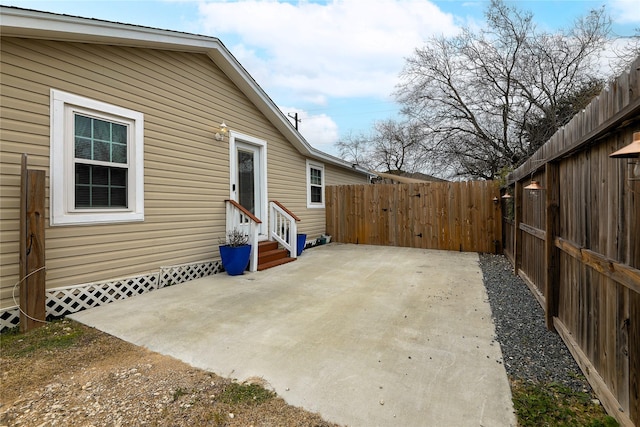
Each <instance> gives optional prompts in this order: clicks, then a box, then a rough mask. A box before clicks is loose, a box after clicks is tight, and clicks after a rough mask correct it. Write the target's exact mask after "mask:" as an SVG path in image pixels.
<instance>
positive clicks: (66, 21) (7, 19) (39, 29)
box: [0, 6, 370, 175]
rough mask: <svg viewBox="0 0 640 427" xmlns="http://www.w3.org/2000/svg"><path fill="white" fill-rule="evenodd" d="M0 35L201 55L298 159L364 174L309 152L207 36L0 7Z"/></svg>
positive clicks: (222, 48)
mask: <svg viewBox="0 0 640 427" xmlns="http://www.w3.org/2000/svg"><path fill="white" fill-rule="evenodd" d="M0 34H2V35H3V36H17V37H25V38H42V39H46V40H58V41H69V42H82V43H98V44H111V45H120V46H131V47H145V48H156V49H165V50H176V51H181V52H195V53H204V54H206V55H208V56H209V57H210V58H211V60H212V61H213V62H214V63H215V64H216V65H217V66H218V67H219V68H220V69H221V70H222V71H223V72H224V73H225V74H226V75H227V77H229V79H231V81H233V83H235V84H236V85H237V86H238V88H239V89H240V90H241V91H242V92H243V93H244V94H245V95H246V96H247V97H248V98H249V99H250V100H251V101H252V102H253V103H254V104H255V105H256V106H257V107H258V109H259V110H260V111H261V112H262V113H263V114H264V115H265V116H266V117H267V118H268V119H269V120H270V121H271V123H272V124H273V125H274V126H275V127H276V128H277V129H278V130H279V131H280V132H281V133H282V134H283V135H284V136H285V138H287V140H288V141H290V142H291V143H292V144H293V146H294V147H295V148H296V149H297V150H298V151H300V153H301V154H303V155H305V156H308V157H311V158H314V159H317V160H321V161H324V162H327V163H330V164H333V165H335V166H339V167H343V168H347V169H351V170H354V171H356V172H359V173H362V174H367V175H369V174H370V173H369V171H367V170H365V169H363V168H361V167H359V166H356V167H353V165H351V164H350V163H348V162H346V161H344V160H341V159H339V158H337V157H334V156H331V155H330V154H327V153H324V152H322V151H320V150H317V149H315V148H313V147H312V146H311V145H310V144H309V143H308V142H307V141H306V140H305V139H304V138H303V137H302V135H300V133H299V132H298V131H297V130H296V129H295V128H294V126H293V124H291V122H290V121H289V120H288V119H287V118H286V117H285V115H284V113H282V111H280V109H279V108H278V107H277V106H276V105H275V103H274V102H273V100H271V98H270V97H269V96H268V95H267V94H266V92H265V91H264V90H262V88H261V87H260V85H258V83H257V82H256V81H255V80H254V79H253V77H251V75H250V74H249V73H248V72H247V70H245V68H244V67H243V66H242V65H241V64H240V63H239V62H238V61H237V60H236V58H235V57H234V56H233V55H232V54H231V52H229V50H228V49H227V48H226V47H225V46H224V44H222V42H221V41H220V40H219V39H217V38H215V37H209V36H201V35H196V34H189V33H182V32H178V31H171V30H162V29H157V28H150V27H142V26H136V25H132V24H121V23H116V22H109V21H103V20H99V19H90V18H82V17H76V16H69V15H60V14H54V13H50V12H40V11H34V10H26V9H20V8H14V7H5V6H0Z"/></svg>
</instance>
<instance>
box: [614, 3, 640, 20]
mask: <svg viewBox="0 0 640 427" xmlns="http://www.w3.org/2000/svg"><path fill="white" fill-rule="evenodd" d="M611 9H612V10H613V19H614V20H615V21H616V22H619V23H621V24H633V23H640V5H639V4H638V0H612V1H611Z"/></svg>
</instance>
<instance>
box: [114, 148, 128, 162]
mask: <svg viewBox="0 0 640 427" xmlns="http://www.w3.org/2000/svg"><path fill="white" fill-rule="evenodd" d="M111 161H112V162H115V163H127V146H126V145H121V144H112V145H111Z"/></svg>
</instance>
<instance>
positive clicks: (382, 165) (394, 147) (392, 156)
mask: <svg viewBox="0 0 640 427" xmlns="http://www.w3.org/2000/svg"><path fill="white" fill-rule="evenodd" d="M423 140H424V135H423V127H422V125H421V124H419V123H410V122H406V123H404V122H403V123H401V122H397V121H395V120H391V119H389V120H383V121H379V122H376V123H375V124H374V126H373V130H372V132H371V133H370V134H369V135H366V134H358V135H353V134H352V135H349V136H348V137H347V138H345V139H344V140H343V141H341V142H338V143H337V144H336V147H337V148H338V151H339V153H340V156H341V157H343V158H344V159H346V160H348V161H351V162H354V163H357V164H359V165H361V166H364V167H366V168H369V169H370V170H375V171H379V172H417V171H421V170H422V169H423V168H424V166H425V164H426V163H427V157H428V154H429V151H428V150H426V149H425V147H424V146H423V145H422V141H423Z"/></svg>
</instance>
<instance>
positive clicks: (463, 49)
mask: <svg viewBox="0 0 640 427" xmlns="http://www.w3.org/2000/svg"><path fill="white" fill-rule="evenodd" d="M486 19H487V25H486V28H485V29H482V30H479V31H473V30H471V29H469V28H465V29H463V30H462V32H461V33H460V34H459V35H458V36H456V37H450V38H445V37H436V38H433V39H431V40H430V41H429V42H428V43H427V44H426V45H425V46H424V47H421V48H418V49H416V51H415V53H414V54H413V56H411V57H410V58H408V59H407V60H406V64H405V68H404V70H403V72H402V74H401V78H402V83H401V84H400V85H399V86H398V90H397V92H396V95H397V98H398V100H399V101H400V102H401V103H402V104H403V109H402V112H403V113H404V114H406V115H407V116H408V117H410V118H411V119H412V120H413V121H415V122H419V123H421V124H422V127H423V135H424V140H423V142H422V145H423V146H424V147H425V148H426V149H428V150H429V151H430V153H431V156H430V161H431V162H432V163H433V164H435V165H437V166H440V167H442V166H443V165H447V166H448V167H449V168H450V170H451V171H452V173H453V174H454V175H458V176H469V177H477V178H486V179H491V178H493V177H495V176H497V175H498V174H499V172H500V170H501V169H503V168H505V167H513V166H517V165H519V164H520V163H522V162H523V161H524V160H525V159H526V158H527V157H528V156H530V155H531V154H532V153H533V152H534V151H535V150H536V149H537V148H538V147H539V146H540V145H541V144H543V143H544V142H545V141H546V139H545V138H547V137H548V135H550V134H552V133H553V132H555V130H557V129H558V128H559V127H560V126H562V125H564V124H565V123H566V120H567V118H566V115H565V114H559V113H558V112H559V110H561V109H562V108H563V107H566V102H567V101H568V100H570V99H572V97H574V96H575V95H576V94H577V93H582V94H585V93H591V92H589V91H587V90H585V88H591V87H592V85H593V83H594V82H596V83H597V82H598V80H597V79H596V78H595V77H594V73H593V72H592V70H593V69H594V61H595V59H596V55H595V54H596V53H597V52H598V51H599V49H602V47H603V45H604V42H605V40H606V35H607V34H608V31H609V20H608V18H607V17H606V15H605V13H604V10H602V9H600V10H595V11H592V12H591V13H590V14H589V15H587V16H586V17H584V18H582V19H579V20H578V21H576V22H575V23H574V25H573V27H572V28H571V29H570V30H568V31H566V32H561V33H555V34H549V33H545V32H539V31H538V30H537V29H536V27H535V25H534V23H533V16H532V14H531V13H528V12H523V11H521V10H519V9H517V8H515V7H508V6H506V5H505V4H504V3H503V2H502V1H501V0H492V2H491V4H490V5H489V7H488V9H487V11H486ZM569 118H570V117H569ZM535 124H537V125H539V126H545V131H544V132H538V131H535V132H534V128H533V127H534V125H535Z"/></svg>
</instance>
